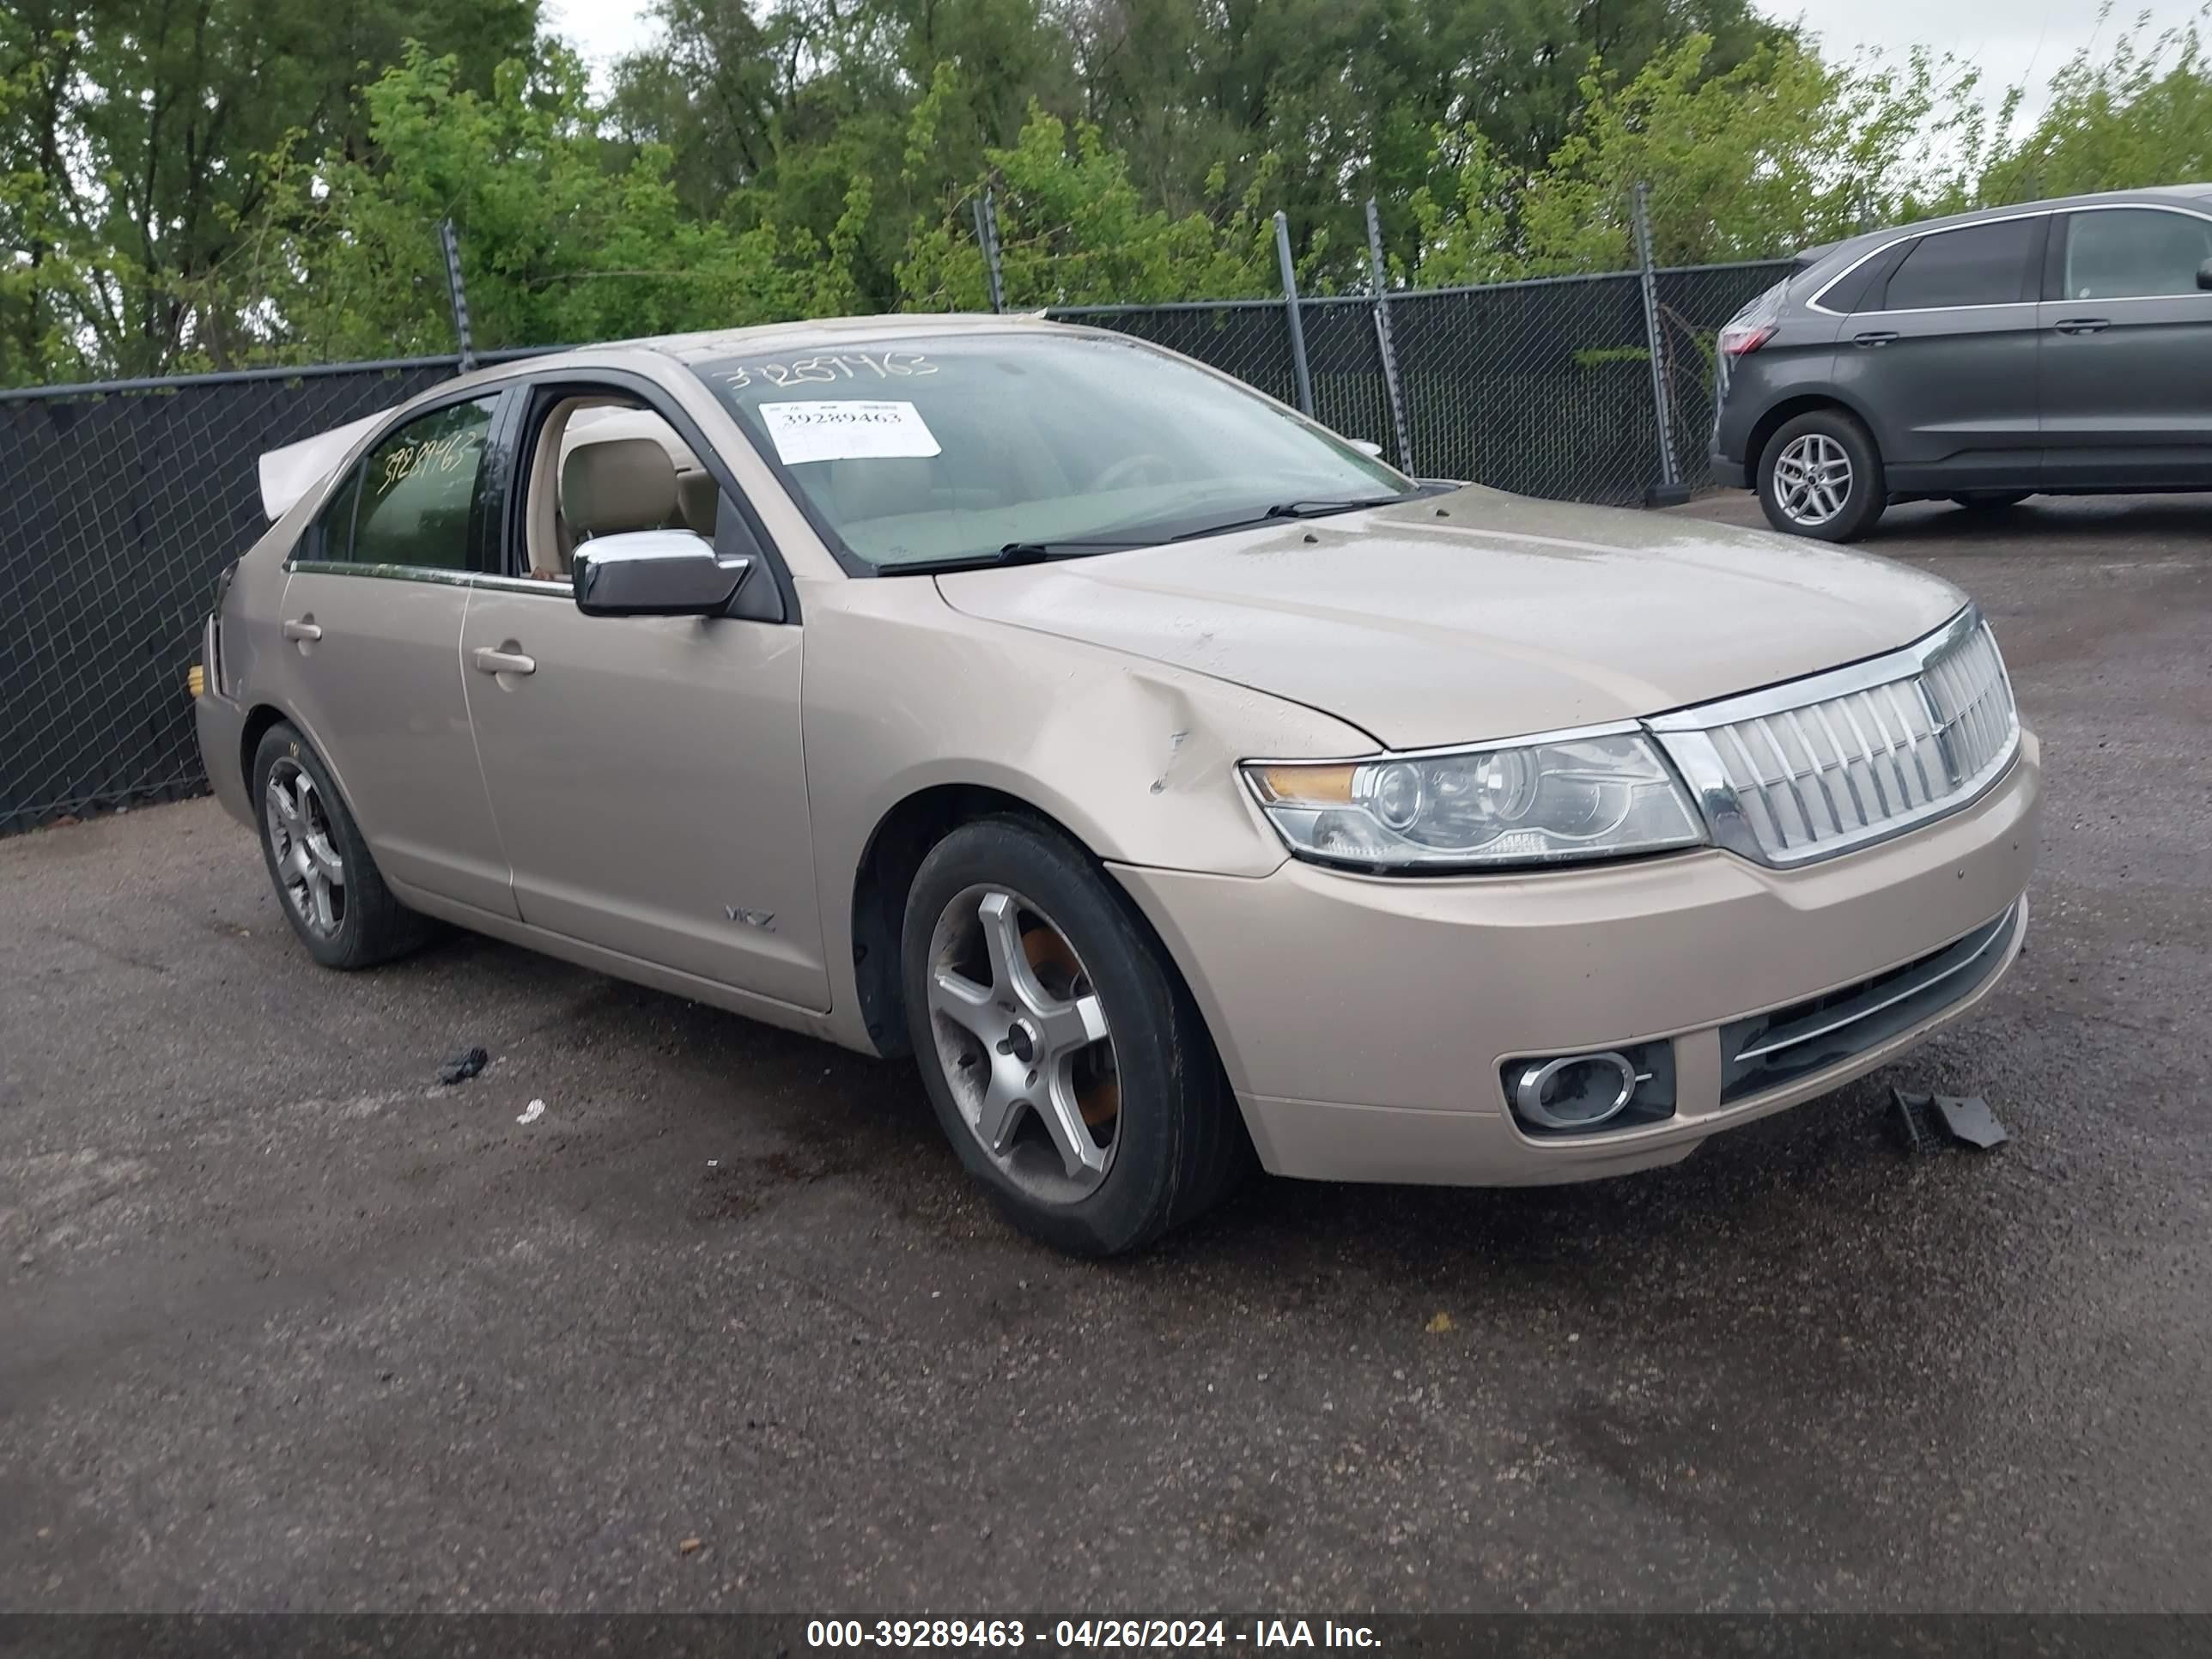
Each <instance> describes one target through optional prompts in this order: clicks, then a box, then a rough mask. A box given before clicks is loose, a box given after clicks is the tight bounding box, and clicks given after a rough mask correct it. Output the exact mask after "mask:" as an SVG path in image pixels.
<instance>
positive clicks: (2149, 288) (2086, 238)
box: [2063, 208, 2212, 300]
mask: <svg viewBox="0 0 2212 1659" xmlns="http://www.w3.org/2000/svg"><path fill="white" fill-rule="evenodd" d="M2208 259H2212V220H2204V219H2199V218H2197V216H2195V215H2194V214H2189V213H2164V212H2160V210H2157V209H2155V208H2102V209H2100V210H2097V211H2096V212H2094V213H2076V214H2073V215H2071V216H2069V221H2068V230H2067V237H2066V278H2065V288H2064V290H2063V297H2064V298H2066V299H2069V300H2144V299H2149V298H2152V297H2153V296H2154V295H2170V294H2195V293H2197V292H2198V289H2197V271H2198V270H2199V269H2200V268H2201V267H2202V266H2203V264H2204V262H2205V261H2206V260H2208Z"/></svg>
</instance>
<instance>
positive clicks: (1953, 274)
mask: <svg viewBox="0 0 2212 1659" xmlns="http://www.w3.org/2000/svg"><path fill="white" fill-rule="evenodd" d="M2049 225H2050V218H2049V216H2048V215H2045V214H2028V215H2022V216H2018V217H2015V218H2008V219H1992V220H1984V221H1982V222H1978V223H1975V224H1970V225H1960V226H1958V227H1956V228H1952V229H1948V230H1935V231H1929V232H1928V233H1926V234H1923V235H1921V236H1919V237H1917V238H1915V239H1913V240H1912V241H1911V243H1910V244H1908V245H1907V246H1905V248H1904V250H1903V252H1902V254H1901V255H1899V254H1897V253H1894V252H1893V253H1891V254H1889V255H1887V256H1882V255H1877V256H1876V258H1885V257H1887V258H1889V259H1891V260H1893V262H1894V263H1893V264H1892V267H1891V269H1890V271H1889V275H1888V276H1887V279H1886V280H1884V281H1881V282H1879V283H1871V284H1869V286H1868V288H1867V290H1866V291H1865V292H1864V293H1863V294H1862V295H1861V296H1860V298H1859V301H1858V308H1857V309H1856V310H1854V311H1853V312H1852V313H1851V314H1850V316H1848V317H1847V318H1845V319H1844V325H1843V328H1842V330H1841V331H1840V332H1839V333H1838V336H1837V340H1836V346H1837V349H1836V356H1835V377H1836V382H1837V384H1838V386H1839V387H1841V388H1842V389H1844V391H1845V392H1847V393H1849V394H1850V396H1851V398H1852V399H1853V401H1854V402H1856V403H1857V404H1858V405H1859V406H1860V407H1861V408H1863V409H1864V410H1868V411H1869V414H1870V415H1871V416H1872V417H1873V422H1874V427H1875V442H1876V444H1877V445H1878V446H1879V447H1880V448H1881V456H1882V462H1883V466H1884V469H1885V471H1887V477H1888V483H1889V487H1890V489H1892V490H1893V491H1900V492H1905V493H1917V492H1928V493H1934V494H1942V493H1946V492H1948V491H1949V490H1952V489H1967V488H1973V489H1986V488H1992V487H2010V488H2017V489H2032V488H2033V487H2034V485H2035V484H2036V483H2037V482H2038V479H2039V474H2040V471H2041V461H2042V447H2043V438H2042V432H2041V427H2040V422H2039V419H2038V416H2037V410H2036V352H2037V348H2038V343H2039V336H2038V326H2037V319H2036V304H2035V295H2036V292H2037V289H2038V285H2039V282H2040V279H2041V272H2042V261H2043V240H2044V236H2045V232H2046V231H2047V230H2048V228H2049ZM1840 286H1841V284H1840V283H1839V284H1838V287H1840Z"/></svg>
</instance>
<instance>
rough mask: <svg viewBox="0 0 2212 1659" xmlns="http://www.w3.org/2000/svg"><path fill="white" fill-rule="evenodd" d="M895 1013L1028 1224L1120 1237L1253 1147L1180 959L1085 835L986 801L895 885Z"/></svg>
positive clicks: (939, 1096) (987, 1172)
mask: <svg viewBox="0 0 2212 1659" xmlns="http://www.w3.org/2000/svg"><path fill="white" fill-rule="evenodd" d="M900 966H901V969H902V975H903V979H904V983H905V990H906V1006H907V1023H908V1030H909V1032H910V1034H911V1036H912V1037H913V1040H914V1051H915V1058H916V1059H917V1060H919V1061H920V1063H921V1072H922V1080H923V1082H924V1084H925V1085H926V1086H927V1089H928V1091H929V1098H930V1103H931V1104H932V1105H933V1106H934V1107H935V1108H936V1109H937V1115H938V1120H939V1122H940V1123H941V1124H942V1125H943V1127H944V1129H945V1134H946V1136H947V1137H948V1138H949V1139H951V1142H952V1145H953V1146H954V1149H955V1150H956V1151H957V1152H958V1153H959V1154H960V1161H961V1163H962V1164H963V1165H965V1166H966V1168H967V1170H968V1172H969V1174H970V1175H972V1176H975V1178H976V1179H977V1180H978V1181H980V1182H982V1183H983V1185H984V1186H985V1187H987V1188H989V1189H990V1192H991V1194H992V1196H993V1197H994V1198H995V1199H996V1200H998V1203H999V1206H1000V1208H1001V1209H1002V1210H1004V1211H1005V1212H1006V1216H1007V1218H1009V1219H1010V1220H1012V1222H1013V1224H1014V1225H1016V1226H1018V1227H1019V1228H1020V1229H1021V1230H1022V1231H1024V1232H1026V1233H1029V1234H1030V1235H1031V1236H1032V1237H1036V1238H1040V1239H1042V1240H1043V1241H1044V1242H1045V1243H1048V1244H1053V1245H1056V1246H1058V1247H1059V1248H1060V1249H1063V1250H1068V1251H1072V1252H1074V1253H1076V1254H1078V1255H1119V1254H1121V1252H1123V1251H1126V1250H1133V1249H1139V1248H1140V1247H1141V1246H1143V1245H1145V1244H1148V1243H1151V1242H1152V1240H1153V1239H1155V1238H1157V1237H1159V1235H1160V1234H1162V1233H1163V1232H1164V1231H1167V1230H1168V1229H1169V1228H1170V1227H1172V1226H1175V1225H1179V1224H1180V1223H1182V1222H1184V1221H1187V1220H1188V1219H1190V1218H1192V1217H1194V1216H1195V1215H1197V1214H1199V1213H1200V1212H1201V1211H1203V1210H1205V1209H1206V1207H1207V1206H1210V1205H1212V1203H1213V1202H1214V1201H1215V1200H1217V1199H1218V1198H1219V1197H1220V1196H1221V1195H1222V1194H1224V1193H1225V1191H1226V1190H1227V1188H1229V1186H1230V1184H1231V1182H1232V1181H1233V1180H1234V1179H1235V1178H1236V1177H1237V1176H1239V1175H1240V1174H1241V1173H1242V1172H1243V1170H1244V1169H1245V1168H1246V1167H1247V1165H1248V1164H1249V1160H1250V1158H1251V1150H1250V1142H1249V1140H1248V1139H1246V1138H1245V1134H1244V1126H1243V1121H1241V1120H1240V1119H1239V1117H1238V1115H1237V1106H1236V1103H1235V1101H1234V1100H1233V1099H1232V1098H1231V1096H1230V1093H1229V1091H1228V1088H1227V1079H1225V1078H1224V1077H1223V1075H1222V1072H1221V1062H1220V1060H1218V1058H1216V1056H1215V1054H1214V1051H1213V1043H1212V1039H1211V1038H1210V1037H1209V1036H1208V1035H1207V1033H1206V1027H1205V1023H1204V1021H1203V1020H1201V1019H1200V1016H1199V1012H1198V1008H1197V1006H1196V1004H1194V1002H1193V1001H1192V1000H1191V996H1190V993H1189V991H1188V989H1187V988H1186V987H1184V985H1183V983H1182V978H1181V976H1180V975H1178V974H1177V973H1176V969H1175V967H1174V964H1173V963H1170V961H1169V960H1168V959H1167V957H1166V954H1165V952H1164V951H1163V950H1162V949H1161V947H1160V945H1159V943H1158V940H1157V939H1154V938H1153V937H1152V933H1151V932H1150V930H1149V929H1147V928H1146V927H1145V926H1144V924H1143V922H1142V921H1141V919H1140V918H1139V917H1138V916H1137V915H1136V914H1135V913H1134V911H1133V908H1131V906H1130V905H1129V903H1128V902H1127V900H1126V899H1124V898H1123V897H1122V896H1121V895H1120V894H1118V893H1116V892H1115V891H1114V890H1112V889H1111V888H1110V887H1109V886H1108V884H1107V883H1106V880H1105V878H1103V877H1102V876H1101V875H1100V874H1099V873H1098V872H1097V867H1096V866H1095V865H1094V864H1093V863H1092V861H1091V860H1090V859H1088V858H1086V857H1085V855H1084V854H1083V853H1082V852H1081V851H1080V849H1079V848H1075V847H1074V846H1073V845H1071V844H1070V843H1068V842H1066V841H1065V840H1063V839H1062V838H1061V837H1060V836H1057V835H1054V833H1052V832H1051V831H1050V830H1048V829H1045V828H1044V827H1043V826H1042V825H1039V824H1036V823H1030V822H1029V821H1027V820H1025V819H1022V818H1017V817H996V818H987V819H984V820H982V821H981V822H979V823H970V824H966V825H963V827H962V828H960V829H956V830H954V831H953V832H952V833H951V835H949V836H946V837H945V839H944V840H943V841H941V842H939V843H938V844H937V846H936V847H935V848H933V849H932V850H931V852H930V854H929V856H928V857H927V858H926V859H924V860H922V865H921V869H920V870H919V871H918V872H916V873H915V880H914V886H913V888H912V890H910V891H909V893H908V896H907V907H906V921H905V933H904V939H903V941H902V951H901V963H900Z"/></svg>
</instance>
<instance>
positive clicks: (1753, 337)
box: [1721, 322, 1774, 357]
mask: <svg viewBox="0 0 2212 1659" xmlns="http://www.w3.org/2000/svg"><path fill="white" fill-rule="evenodd" d="M1773 337H1774V325H1773V324H1772V323H1766V322H1755V323H1730V324H1729V325H1728V326H1727V327H1726V328H1724V329H1723V330H1722V331H1721V350H1722V352H1723V354H1724V355H1726V356H1730V357H1741V356H1744V355H1745V354H1746V353H1747V352H1752V351H1756V350H1758V349H1759V347H1761V346H1763V345H1765V343H1767V342H1768V341H1769V340H1771V339H1772V338H1773Z"/></svg>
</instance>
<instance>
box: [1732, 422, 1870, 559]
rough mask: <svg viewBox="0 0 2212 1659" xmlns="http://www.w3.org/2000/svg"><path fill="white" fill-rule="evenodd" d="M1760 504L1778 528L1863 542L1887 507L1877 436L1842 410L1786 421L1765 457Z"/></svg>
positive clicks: (1769, 442)
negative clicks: (1875, 443) (1870, 433)
mask: <svg viewBox="0 0 2212 1659" xmlns="http://www.w3.org/2000/svg"><path fill="white" fill-rule="evenodd" d="M1759 505H1760V506H1761V507H1764V508H1765V511H1766V520H1767V522H1768V523H1769V524H1771V525H1772V526H1774V527H1775V528H1776V529H1777V530H1781V531H1785V532H1788V533H1790V535H1793V536H1814V537H1818V538H1820V540H1822V541H1829V542H1848V541H1854V540H1856V539H1857V538H1859V537H1861V536H1863V535H1864V534H1865V533H1866V532H1868V531H1869V530H1870V529H1872V528H1873V527H1874V521H1875V520H1876V519H1878V518H1880V517H1881V510H1882V508H1883V507H1885V506H1886V505H1887V487H1886V486H1885V484H1884V483H1883V481H1882V471H1881V456H1880V455H1879V454H1878V453H1876V452H1875V447H1874V440H1873V438H1872V437H1871V436H1869V435H1868V432H1867V429H1866V428H1864V427H1863V426H1862V425H1860V424H1859V422H1858V421H1857V419H1856V418H1855V417H1853V416H1851V415H1850V414H1848V413H1847V412H1845V411H1844V410H1840V409H1820V410H1813V411H1811V412H1810V413H1808V414H1804V415H1800V416H1797V417H1796V419H1795V420H1792V421H1789V422H1784V425H1783V426H1782V428H1781V429H1780V430H1779V431H1778V432H1776V433H1775V435H1773V436H1772V437H1771V438H1770V439H1768V440H1767V442H1766V449H1765V453H1764V454H1763V455H1762V456H1761V457H1760V459H1759Z"/></svg>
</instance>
